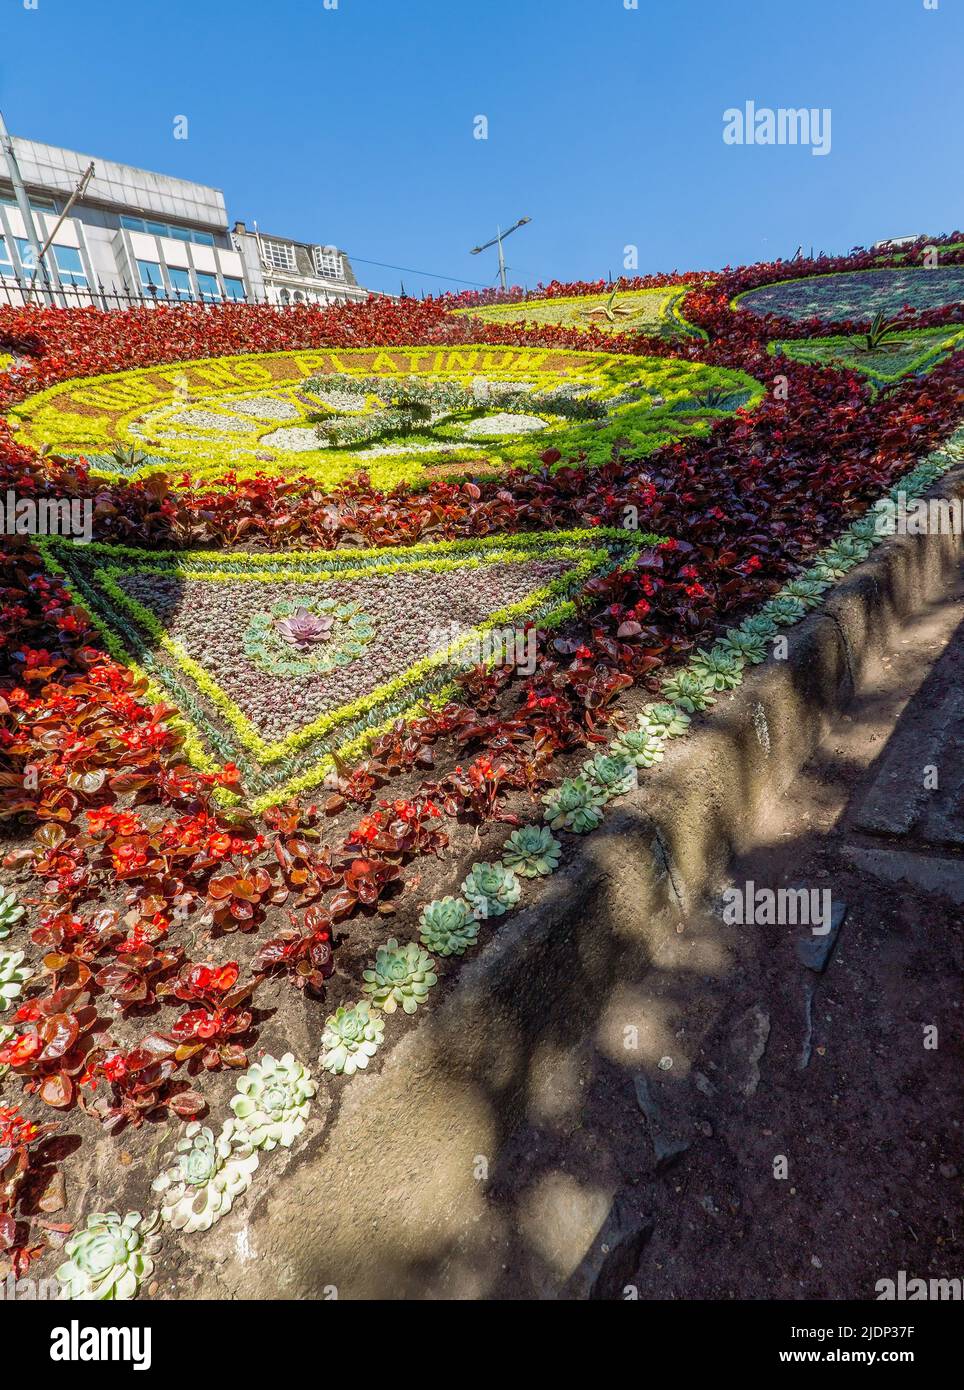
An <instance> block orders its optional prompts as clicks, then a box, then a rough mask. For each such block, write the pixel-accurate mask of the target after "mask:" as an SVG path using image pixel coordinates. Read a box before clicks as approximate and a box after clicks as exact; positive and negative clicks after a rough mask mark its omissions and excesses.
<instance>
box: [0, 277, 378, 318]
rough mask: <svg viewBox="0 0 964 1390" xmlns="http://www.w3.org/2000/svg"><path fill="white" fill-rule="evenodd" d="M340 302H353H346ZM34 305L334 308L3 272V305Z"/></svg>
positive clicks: (0, 286) (0, 301)
mask: <svg viewBox="0 0 964 1390" xmlns="http://www.w3.org/2000/svg"><path fill="white" fill-rule="evenodd" d="M372 293H375V291H372ZM388 297H389V298H390V297H391V296H388ZM338 302H340V303H348V302H353V301H350V300H347V299H346V300H343V301H338ZM30 304H32V305H38V306H41V307H43V306H47V307H49V306H54V307H56V308H61V309H70V308H90V307H91V306H93V308H95V309H134V308H145V307H146V308H155V307H157V306H158V305H160V304H200V305H202V306H203V307H205V308H208V309H210V308H213V307H215V306H218V307H223V306H224V305H232V304H269V305H271V306H272V307H273V308H275V309H293V308H297V307H298V306H299V305H312V304H314V305H315V306H316V307H318V308H325V307H330V306H325V305H324V304H320V303H318V302H317V301H314V300H309V299H304V300H294V301H292V302H289V303H278V302H276V301H275V300H272V299H269V298H268V297H267V296H264V297H262V298H258V296H256V295H253V294H251V293H245V295H244V297H243V298H234V297H230V298H229V297H228V296H224V297H223V298H220V297H217V298H216V297H213V296H211V295H201V296H197V295H192V294H189V293H188V292H186V291H184V290H173V289H172V290H170V291H165V290H163V289H162V288H161V287H160V286H158V285H151V286H149V287H142V288H138V289H137V290H131V289H130V288H129V287H128V286H127V285H122V284H119V283H117V282H116V281H115V282H113V283H112V284H111V286H110V287H109V288H108V287H107V286H106V285H104V284H103V283H102V282H101V281H98V282H97V284H96V286H95V285H90V284H85V285H73V284H69V285H68V284H60V285H55V284H53V282H52V281H51V280H50V279H49V277H41V276H40V275H38V276H36V277H34V278H31V277H29V276H21V275H18V274H16V273H15V272H13V271H9V272H8V271H2V270H0V306H2V305H6V306H7V307H9V308H16V309H21V308H24V307H25V306H26V305H30Z"/></svg>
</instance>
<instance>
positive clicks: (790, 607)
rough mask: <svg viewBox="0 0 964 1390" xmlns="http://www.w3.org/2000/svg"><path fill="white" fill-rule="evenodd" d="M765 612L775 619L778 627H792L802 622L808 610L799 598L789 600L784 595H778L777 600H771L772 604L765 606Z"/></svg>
mask: <svg viewBox="0 0 964 1390" xmlns="http://www.w3.org/2000/svg"><path fill="white" fill-rule="evenodd" d="M763 611H764V613H766V614H768V616H769V617H771V618H772V619H773V621H774V622H775V623H776V624H777V626H778V627H791V626H792V625H793V624H794V623H798V622H799V621H800V619H801V618H802V617H803V616H804V615H805V613H806V611H807V610H806V608H805V607H804V605H803V604H802V603H801V602H800V600H799V599H798V598H789V597H786V596H784V595H783V594H778V595H777V597H776V598H771V599H770V602H769V603H767V604H765V605H764V609H763Z"/></svg>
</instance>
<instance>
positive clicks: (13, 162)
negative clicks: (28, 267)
mask: <svg viewBox="0 0 964 1390" xmlns="http://www.w3.org/2000/svg"><path fill="white" fill-rule="evenodd" d="M0 148H2V150H3V153H4V154H5V155H6V157H7V169H8V170H9V172H10V181H11V182H12V184H13V192H14V197H15V198H16V200H17V207H18V208H19V209H20V216H21V217H22V218H23V225H24V230H25V231H26V233H27V240H28V241H29V242H30V246H31V249H32V251H33V253H34V256H35V257H36V265H37V269H41V268H43V269H44V270H46V266H45V264H44V259H43V251H42V250H41V247H40V239H39V238H38V236H37V229H36V227H35V226H34V221H33V210H32V209H31V207H30V199H29V198H28V197H27V190H26V189H25V188H24V186H23V178H22V176H21V174H20V165H19V164H18V163H17V155H16V152H15V150H14V148H13V140H12V139H11V138H10V132H9V131H8V130H7V126H6V122H5V121H4V119H3V112H2V111H0ZM54 283H55V284H57V285H59V284H60V280H59V277H57V276H56V275H55V277H54Z"/></svg>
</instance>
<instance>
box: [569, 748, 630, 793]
mask: <svg viewBox="0 0 964 1390" xmlns="http://www.w3.org/2000/svg"><path fill="white" fill-rule="evenodd" d="M582 775H583V776H584V777H585V779H586V781H587V782H590V783H592V784H593V785H594V786H596V787H598V788H599V789H600V791H603V792H605V793H606V796H607V797H610V796H624V795H625V794H626V792H629V791H632V789H633V787H636V786H638V785H639V778H638V777H637V775H636V764H635V763H634V762H633V761H632V759H631V758H623V757H621V756H620V755H619V754H618V753H597V754H596V755H595V757H592V758H589V759H587V761H586V762H584V763H583V765H582Z"/></svg>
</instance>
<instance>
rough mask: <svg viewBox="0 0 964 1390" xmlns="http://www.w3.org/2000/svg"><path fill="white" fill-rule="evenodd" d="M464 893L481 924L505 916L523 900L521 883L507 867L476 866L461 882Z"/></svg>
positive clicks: (500, 865) (473, 866)
mask: <svg viewBox="0 0 964 1390" xmlns="http://www.w3.org/2000/svg"><path fill="white" fill-rule="evenodd" d="M462 893H463V895H464V897H465V900H466V902H467V903H468V905H469V907H470V908H471V909H472V915H473V916H474V917H477V918H478V919H479V920H480V921H482V920H484V919H485V918H487V917H502V916H503V915H504V914H505V913H506V912H508V911H509V909H510V908H513V907H515V905H516V903H517V902H518V901H519V899H520V898H521V897H522V884H521V883H520V882H519V880H518V878H517V877H516V876H515V874H514V873H513V872H512V870H511V869H507V868H506V866H505V865H504V864H473V865H472V867H471V869H470V870H469V872H468V873H467V874H466V876H465V878H464V879H463V880H462Z"/></svg>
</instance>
